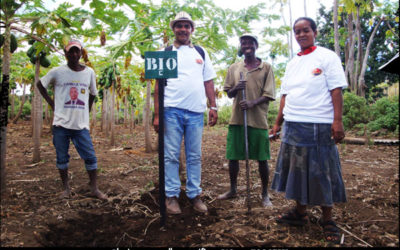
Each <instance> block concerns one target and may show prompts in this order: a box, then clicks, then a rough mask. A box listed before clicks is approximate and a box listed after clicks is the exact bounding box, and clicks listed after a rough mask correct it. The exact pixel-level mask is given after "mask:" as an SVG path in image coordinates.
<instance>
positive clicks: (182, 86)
mask: <svg viewBox="0 0 400 250" xmlns="http://www.w3.org/2000/svg"><path fill="white" fill-rule="evenodd" d="M170 27H171V29H172V30H173V32H174V34H175V41H174V44H173V46H172V47H167V48H166V50H168V49H169V50H173V51H177V53H178V78H175V79H168V81H167V86H166V87H165V97H164V106H165V109H164V132H165V134H164V150H165V196H166V202H165V203H166V208H167V212H168V213H169V214H180V213H181V212H182V211H181V209H180V207H179V203H178V198H179V194H180V188H181V181H180V179H179V154H180V151H181V150H180V148H181V142H182V137H184V138H185V139H184V140H185V155H186V172H187V181H186V195H187V197H188V198H189V199H190V200H191V202H192V203H193V208H194V209H195V210H196V211H198V212H200V213H205V212H207V206H206V205H205V204H204V203H203V202H202V200H201V199H200V194H201V192H202V189H201V187H200V183H201V140H202V134H203V120H204V111H206V108H207V99H208V101H209V103H210V107H211V108H210V111H209V125H210V126H214V125H215V124H216V123H217V119H218V114H217V107H216V103H215V93H214V82H213V79H214V78H215V77H216V73H215V71H214V69H213V66H212V64H211V60H210V58H209V56H208V54H207V52H206V51H205V50H203V49H202V48H201V47H199V46H194V45H193V44H192V42H191V40H190V36H191V34H192V33H193V31H194V28H195V24H194V22H193V21H192V19H191V17H190V15H189V14H187V13H186V12H179V13H178V14H177V15H176V17H175V19H174V20H172V21H171V22H170ZM158 125H159V120H158V84H156V88H155V91H154V128H155V130H156V131H158Z"/></svg>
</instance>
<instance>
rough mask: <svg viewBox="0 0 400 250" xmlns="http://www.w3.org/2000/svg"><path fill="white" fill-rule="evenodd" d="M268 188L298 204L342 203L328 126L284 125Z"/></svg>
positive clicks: (336, 155) (343, 194)
mask: <svg viewBox="0 0 400 250" xmlns="http://www.w3.org/2000/svg"><path fill="white" fill-rule="evenodd" d="M271 188H272V189H273V190H275V191H278V192H285V197H286V198H287V199H292V200H296V201H298V202H299V203H300V204H302V205H320V206H327V207H331V206H333V203H338V202H346V191H345V188H344V184H343V179H342V172H341V166H340V159H339V153H338V150H337V147H336V145H335V143H334V141H333V139H332V138H331V124H321V123H302V122H287V121H286V122H284V124H283V129H282V143H281V146H280V151H279V155H278V160H277V163H276V169H275V174H274V178H273V181H272V185H271Z"/></svg>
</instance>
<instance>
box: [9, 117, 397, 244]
mask: <svg viewBox="0 0 400 250" xmlns="http://www.w3.org/2000/svg"><path fill="white" fill-rule="evenodd" d="M99 130H100V129H99V127H97V128H96V129H95V130H94V131H92V137H93V142H94V146H95V150H96V154H97V157H98V168H99V187H100V189H101V190H102V191H104V192H105V193H107V195H108V196H109V199H108V201H101V200H98V199H95V198H93V197H90V192H89V186H88V177H87V174H86V171H85V169H84V163H83V161H82V160H81V159H80V157H79V155H78V153H77V152H76V150H75V148H74V147H73V145H71V148H70V155H71V159H70V168H69V169H70V184H71V187H72V191H73V196H72V197H71V198H70V199H61V198H59V195H60V193H61V191H62V190H61V181H60V178H59V175H58V171H57V169H56V167H55V163H56V156H55V149H54V147H53V144H52V136H51V132H50V127H49V126H45V127H44V130H43V134H42V138H41V158H42V161H41V162H40V163H38V164H32V162H31V161H32V150H33V142H32V139H31V126H30V123H29V122H22V121H21V122H20V124H17V125H11V124H10V125H9V127H8V131H7V133H8V134H7V159H6V162H7V166H6V172H7V176H6V186H7V192H6V193H5V194H2V196H1V246H2V247H20V246H25V247H28V246H29V247H43V246H45V247H48V246H72V247H117V246H118V247H250V246H251V247H298V246H302V247H326V246H330V245H329V244H328V243H327V242H326V241H325V240H324V239H323V233H322V228H321V227H320V226H319V225H318V223H317V222H318V220H319V218H320V215H321V210H320V208H318V207H312V208H310V209H309V215H310V223H309V224H308V225H306V226H305V227H302V228H293V227H289V226H284V225H280V224H277V223H276V222H275V219H276V217H277V216H278V215H280V214H281V213H283V212H285V211H286V210H288V209H289V208H290V207H291V206H293V201H288V200H286V199H285V198H284V196H283V194H280V193H274V192H271V193H270V196H271V200H272V203H273V204H274V206H273V207H272V208H263V207H262V206H261V200H260V192H261V186H260V178H259V176H258V167H257V163H256V162H253V161H250V167H251V171H250V180H251V208H252V209H251V213H247V205H246V179H245V163H244V162H240V166H241V170H240V173H239V175H240V176H239V185H240V186H239V189H240V190H241V191H240V193H239V197H238V198H235V199H232V200H228V201H220V200H216V197H217V195H218V194H220V193H222V192H225V191H226V190H227V189H228V188H229V177H228V166H227V160H226V159H225V148H226V134H227V129H226V127H215V128H205V129H204V135H203V154H202V164H203V168H202V188H203V194H202V198H203V200H204V201H205V203H206V204H207V206H208V208H209V212H208V214H206V215H201V214H198V213H196V212H195V211H194V210H193V209H192V206H191V204H190V202H189V200H188V199H187V197H186V196H185V192H184V186H183V187H182V192H181V197H180V204H181V208H182V209H183V213H182V214H181V215H177V216H168V217H167V220H166V227H165V228H164V229H162V230H160V216H159V206H158V154H157V152H153V153H145V150H144V148H145V147H144V146H145V144H144V130H143V128H142V127H139V126H137V127H136V128H135V129H134V130H133V132H132V133H130V131H129V128H125V127H124V126H123V125H118V126H117V128H116V130H117V144H118V145H117V146H116V147H112V146H110V145H109V139H108V138H107V137H106V136H105V134H104V133H103V132H100V131H99ZM152 133H153V138H154V141H155V140H156V134H154V132H152ZM279 145H280V141H277V142H273V143H272V144H271V150H272V159H271V160H270V161H268V163H269V166H270V173H271V174H270V181H272V177H273V173H274V170H275V162H276V156H277V153H278V150H279ZM338 148H339V151H340V156H341V163H342V170H343V178H344V180H345V186H346V191H347V196H348V202H347V203H344V204H338V205H336V206H335V208H334V218H335V220H336V222H337V224H338V226H339V227H340V228H341V229H342V232H341V233H342V234H343V237H344V241H343V244H342V245H341V246H344V247H359V246H361V247H365V246H373V247H399V147H398V146H380V145H379V146H376V145H374V146H371V145H349V144H340V145H338ZM181 178H182V179H185V177H184V175H182V177H181Z"/></svg>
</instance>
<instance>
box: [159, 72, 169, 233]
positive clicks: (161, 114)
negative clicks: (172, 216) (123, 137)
mask: <svg viewBox="0 0 400 250" xmlns="http://www.w3.org/2000/svg"><path fill="white" fill-rule="evenodd" d="M166 81H167V80H166V79H160V80H159V81H158V114H159V115H158V120H159V126H158V162H159V168H158V178H159V204H160V215H161V218H160V226H161V227H164V226H165V218H166V208H165V175H164V88H165V83H166Z"/></svg>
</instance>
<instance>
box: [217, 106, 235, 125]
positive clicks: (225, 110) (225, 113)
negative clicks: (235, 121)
mask: <svg viewBox="0 0 400 250" xmlns="http://www.w3.org/2000/svg"><path fill="white" fill-rule="evenodd" d="M231 116H232V106H222V107H220V108H219V109H218V122H217V123H218V124H222V125H226V124H229V121H230V119H231Z"/></svg>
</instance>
